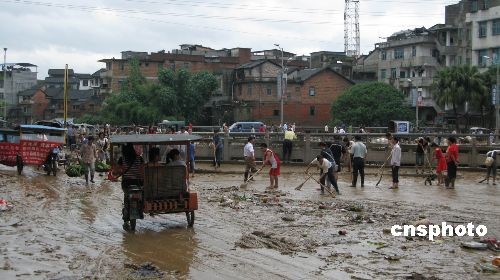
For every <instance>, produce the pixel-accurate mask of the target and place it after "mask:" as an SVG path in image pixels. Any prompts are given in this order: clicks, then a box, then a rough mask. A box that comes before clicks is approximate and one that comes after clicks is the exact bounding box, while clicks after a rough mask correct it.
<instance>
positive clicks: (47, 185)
mask: <svg viewBox="0 0 500 280" xmlns="http://www.w3.org/2000/svg"><path fill="white" fill-rule="evenodd" d="M200 167H201V168H204V169H209V166H208V165H201V164H200ZM239 169H242V167H241V166H223V170H233V171H236V170H239ZM301 170H302V168H301V167H288V166H285V167H283V168H282V173H283V174H282V176H281V177H280V180H281V181H280V189H279V190H278V191H277V192H273V193H266V191H265V187H266V186H267V185H268V178H267V176H265V175H264V174H263V175H259V176H257V178H256V181H255V182H253V183H250V184H249V185H248V187H247V188H246V189H240V188H238V187H239V186H240V184H241V183H242V175H233V174H196V177H195V178H194V179H192V189H194V190H196V191H198V192H199V197H200V199H199V206H200V209H199V210H198V211H196V219H195V225H194V228H186V217H185V215H183V214H174V215H160V216H155V217H150V216H147V217H145V219H144V220H140V221H138V223H137V231H136V232H135V233H129V232H125V231H124V230H123V229H122V221H121V215H120V212H121V203H122V202H121V199H122V193H121V189H120V186H119V183H111V182H109V181H105V180H103V178H104V177H97V180H96V184H94V185H92V186H91V187H85V186H84V184H83V181H84V180H83V179H81V178H69V177H67V176H66V175H64V174H62V173H61V175H60V176H58V177H57V178H55V177H52V176H46V175H44V174H42V173H39V172H37V171H35V170H33V169H31V168H27V169H26V170H25V171H24V174H23V175H22V176H17V175H16V173H15V170H14V169H12V168H8V167H5V166H1V167H0V198H3V199H6V200H7V201H8V202H9V203H11V204H12V205H13V208H12V209H11V210H9V211H2V212H0V251H1V258H0V279H14V278H18V279H47V278H49V279H80V278H82V277H83V278H85V277H89V278H94V277H95V278H107V279H141V278H147V279H151V278H152V279H155V278H166V279H262V278H266V279H284V278H286V279H498V278H496V277H498V276H499V275H500V274H492V273H488V272H485V271H483V270H484V269H482V268H481V265H484V263H489V262H490V261H491V256H493V255H498V253H495V252H492V251H490V250H485V251H475V250H469V249H463V248H461V246H460V244H461V242H466V241H472V238H469V237H439V238H437V239H436V240H435V241H429V240H427V239H426V238H419V237H416V238H405V237H393V236H391V235H390V234H387V229H389V228H390V227H391V226H392V225H394V224H400V225H403V224H410V223H414V222H415V221H418V220H427V221H428V222H430V223H439V224H440V223H441V222H444V221H446V222H448V223H450V224H453V225H458V224H467V223H469V222H472V223H473V224H475V225H478V224H483V225H485V226H487V228H488V234H487V236H496V237H497V238H499V237H500V210H499V209H500V186H492V185H486V184H478V183H477V182H478V181H479V180H480V179H482V177H483V174H479V173H469V172H462V173H461V174H462V175H463V177H464V178H463V179H460V180H458V181H457V188H456V189H455V190H446V189H444V188H443V187H437V186H435V185H434V186H424V184H423V178H417V177H410V176H403V177H402V180H401V187H400V189H399V190H396V191H393V190H388V189H387V186H389V182H390V181H389V180H390V176H385V177H384V179H383V181H382V184H381V185H380V188H376V187H375V186H374V185H375V182H376V181H377V179H378V178H377V177H376V176H374V175H369V176H367V182H366V185H367V186H366V187H365V188H364V189H361V188H359V187H358V188H356V189H354V188H350V187H348V185H349V184H348V181H349V174H347V173H343V174H341V177H340V190H341V193H342V195H341V196H339V197H337V198H335V199H334V198H331V197H329V196H320V194H319V191H318V190H317V187H318V186H317V184H315V183H313V181H309V182H308V183H306V184H305V185H304V187H303V188H302V191H296V190H294V188H295V187H296V186H297V185H299V184H300V183H301V182H302V181H303V180H304V176H303V175H302V174H301V173H300V171H301ZM404 172H412V170H403V172H402V173H404ZM384 229H385V230H384ZM339 230H345V231H346V232H347V234H346V235H339ZM146 262H151V263H152V264H153V265H154V267H152V268H150V267H147V266H143V267H141V265H142V264H144V263H146ZM155 268H157V270H155Z"/></svg>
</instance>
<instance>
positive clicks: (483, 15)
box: [465, 0, 500, 68]
mask: <svg viewBox="0 0 500 280" xmlns="http://www.w3.org/2000/svg"><path fill="white" fill-rule="evenodd" d="M465 22H466V23H467V24H469V25H470V30H471V31H472V32H471V34H470V35H471V49H472V53H471V58H472V65H478V66H479V67H481V68H484V67H487V66H489V63H488V57H489V58H491V59H492V60H490V63H492V62H493V63H500V0H491V1H488V0H473V1H470V11H469V12H468V13H467V15H466V19H465Z"/></svg>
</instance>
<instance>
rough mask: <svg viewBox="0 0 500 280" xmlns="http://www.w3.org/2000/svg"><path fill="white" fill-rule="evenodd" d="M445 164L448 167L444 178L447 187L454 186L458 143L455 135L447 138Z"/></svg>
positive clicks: (457, 162)
mask: <svg viewBox="0 0 500 280" xmlns="http://www.w3.org/2000/svg"><path fill="white" fill-rule="evenodd" d="M446 164H447V167H448V176H447V177H446V180H445V185H446V188H447V189H454V188H455V179H456V178H457V166H458V164H459V161H458V145H457V139H456V138H455V137H453V136H452V137H449V138H448V149H447V150H446Z"/></svg>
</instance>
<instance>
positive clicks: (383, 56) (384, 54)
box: [380, 51, 387, 60]
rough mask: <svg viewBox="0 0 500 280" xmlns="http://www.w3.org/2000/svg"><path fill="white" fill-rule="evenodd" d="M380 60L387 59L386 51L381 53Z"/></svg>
mask: <svg viewBox="0 0 500 280" xmlns="http://www.w3.org/2000/svg"><path fill="white" fill-rule="evenodd" d="M380 56H381V58H382V60H386V59H387V52H386V51H382V52H381V54H380Z"/></svg>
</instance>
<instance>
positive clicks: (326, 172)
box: [306, 155, 340, 195]
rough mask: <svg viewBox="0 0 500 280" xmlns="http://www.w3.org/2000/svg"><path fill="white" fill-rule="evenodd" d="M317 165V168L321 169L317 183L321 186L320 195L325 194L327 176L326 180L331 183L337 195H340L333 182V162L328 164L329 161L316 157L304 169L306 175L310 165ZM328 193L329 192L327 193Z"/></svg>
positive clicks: (335, 182) (319, 156) (320, 156)
mask: <svg viewBox="0 0 500 280" xmlns="http://www.w3.org/2000/svg"><path fill="white" fill-rule="evenodd" d="M314 164H317V166H318V168H319V169H321V178H320V179H319V183H320V186H321V194H322V195H324V194H325V183H326V177H327V176H328V180H330V182H331V183H332V185H333V187H334V188H335V191H336V192H337V194H340V192H339V187H338V185H337V181H336V180H335V176H334V175H333V170H334V165H335V162H333V163H332V162H330V161H329V160H327V159H325V158H323V156H322V155H318V156H317V157H316V158H315V159H314V160H313V161H311V163H309V165H308V166H307V169H306V174H307V173H308V171H309V168H311V166H312V165H314ZM329 192H330V191H329Z"/></svg>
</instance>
